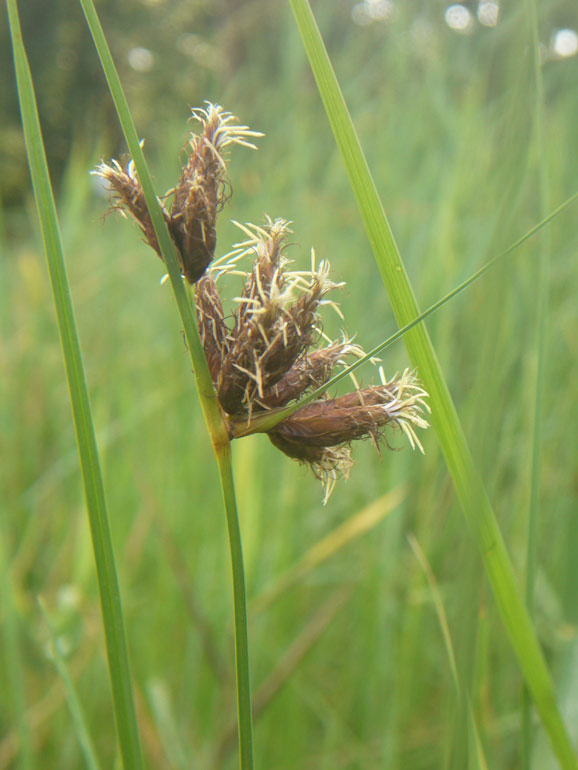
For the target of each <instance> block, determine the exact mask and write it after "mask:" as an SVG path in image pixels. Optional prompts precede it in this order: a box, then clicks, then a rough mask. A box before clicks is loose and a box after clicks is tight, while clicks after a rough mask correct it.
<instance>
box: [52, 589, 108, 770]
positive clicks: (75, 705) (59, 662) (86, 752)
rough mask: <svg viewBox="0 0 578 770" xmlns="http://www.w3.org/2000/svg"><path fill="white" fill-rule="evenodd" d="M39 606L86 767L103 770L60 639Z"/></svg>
mask: <svg viewBox="0 0 578 770" xmlns="http://www.w3.org/2000/svg"><path fill="white" fill-rule="evenodd" d="M38 605H39V607H40V611H41V612H42V615H43V616H44V620H45V621H46V625H47V627H48V631H49V633H50V646H51V652H52V660H53V663H54V667H55V668H56V670H57V672H58V675H59V676H60V678H61V679H62V681H63V682H64V686H65V688H66V696H67V700H66V702H67V705H68V710H69V711H70V716H71V717H72V724H73V726H74V730H75V732H76V736H77V738H78V742H79V743H80V747H81V749H82V754H83V756H84V761H85V763H86V767H87V768H88V770H101V767H100V763H99V761H98V758H97V755H96V750H95V748H94V744H93V741H92V738H91V736H90V730H89V728H88V722H87V719H86V716H85V714H84V711H83V709H82V705H81V703H80V699H79V697H78V693H77V691H76V687H75V686H74V682H73V681H72V677H71V676H70V672H69V671H68V667H67V665H66V663H65V661H64V658H63V657H62V655H61V653H60V649H59V647H58V639H57V638H56V634H55V633H54V628H53V626H52V623H51V622H50V618H49V616H48V612H47V610H46V607H45V606H44V603H43V602H42V600H41V599H38Z"/></svg>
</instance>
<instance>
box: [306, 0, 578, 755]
mask: <svg viewBox="0 0 578 770" xmlns="http://www.w3.org/2000/svg"><path fill="white" fill-rule="evenodd" d="M291 6H292V8H293V13H294V16H295V19H296V22H297V26H298V29H299V32H300V35H301V38H302V41H303V44H304V46H305V50H306V52H307V55H308V57H309V62H310V65H311V68H312V70H313V74H314V76H315V79H316V82H317V87H318V89H319V92H320V95H321V98H322V100H323V103H324V106H325V109H326V112H327V115H328V118H329V122H330V124H331V127H332V130H333V134H334V137H335V140H336V142H337V145H338V147H339V150H340V152H341V155H342V159H343V162H344V164H345V167H346V170H347V173H348V175H349V179H350V183H351V186H352V189H353V191H354V194H355V196H356V199H357V203H358V207H359V210H360V213H361V216H362V219H363V222H364V225H365V228H366V231H367V234H368V237H369V240H370V243H371V246H372V249H373V251H374V255H375V258H376V260H377V264H378V266H379V270H380V272H381V275H382V279H383V282H384V285H385V287H386V289H387V292H388V295H389V298H390V302H391V305H392V307H393V310H394V313H395V316H396V319H397V322H398V324H399V325H400V326H404V325H406V324H408V323H410V322H411V321H412V319H414V318H416V317H417V316H418V315H419V309H418V305H417V302H416V299H415V296H414V293H413V290H412V288H411V285H410V282H409V279H408V276H407V273H406V271H405V268H404V265H403V263H402V260H401V257H400V254H399V251H398V249H397V246H396V244H395V240H394V237H393V234H392V231H391V228H390V226H389V223H388V221H387V218H386V215H385V212H384V210H383V207H382V205H381V202H380V200H379V196H378V193H377V189H376V187H375V184H374V182H373V179H372V177H371V174H370V171H369V167H368V166H367V162H366V160H365V157H364V155H363V151H362V149H361V146H360V144H359V140H358V138H357V135H356V133H355V129H354V127H353V123H352V121H351V118H350V116H349V113H348V110H347V106H346V104H345V100H344V98H343V95H342V93H341V90H340V88H339V84H338V82H337V78H336V76H335V73H334V71H333V68H332V66H331V62H330V60H329V57H328V55H327V51H326V50H325V46H324V44H323V40H322V38H321V34H320V32H319V29H318V28H317V25H316V22H315V19H314V17H313V13H312V11H311V7H310V5H309V3H308V2H307V0H291ZM404 340H405V344H406V347H407V350H408V353H409V355H410V358H411V360H412V362H413V364H414V365H415V366H416V367H417V368H418V369H419V374H420V378H421V380H422V381H423V383H424V387H425V388H426V390H427V391H428V392H429V394H430V404H431V408H432V424H433V427H434V429H435V431H436V435H437V437H438V441H439V443H440V446H441V449H442V451H443V453H444V456H445V459H446V463H447V465H448V469H449V471H450V473H451V475H452V478H453V481H454V486H455V489H456V492H457V495H458V498H459V500H460V503H461V506H462V509H463V512H464V515H465V517H466V520H467V522H468V525H469V528H470V531H471V532H472V535H473V537H474V539H475V541H476V542H477V544H478V547H479V549H480V552H481V554H482V557H483V561H484V566H485V569H486V573H487V575H488V579H489V581H490V584H491V586H492V590H493V593H494V596H495V599H496V602H497V605H498V608H499V611H500V614H501V616H502V619H503V622H504V624H505V626H506V629H507V632H508V635H509V637H510V640H511V643H512V646H513V648H514V651H515V654H516V656H517V658H518V661H519V663H520V666H521V668H522V671H523V673H524V676H525V678H526V681H527V683H528V687H529V689H530V691H531V693H532V696H533V698H534V701H535V703H536V707H537V709H538V712H539V714H540V718H541V720H542V723H543V725H544V727H545V729H546V731H547V732H548V735H549V737H550V740H551V743H552V747H553V749H554V752H555V754H556V756H557V757H558V761H559V762H560V765H561V766H562V767H563V768H566V769H567V770H570V768H572V770H576V768H578V761H577V759H576V755H575V752H574V748H573V747H572V744H571V741H570V738H569V736H568V733H567V731H566V728H565V726H564V723H563V721H562V717H561V714H560V710H559V708H558V704H557V701H556V696H555V693H554V688H553V685H552V681H551V678H550V674H549V671H548V668H547V666H546V662H545V659H544V655H543V653H542V650H541V648H540V646H539V644H538V640H537V638H536V634H535V633H534V629H533V627H532V622H531V619H530V617H529V615H528V612H527V610H526V607H525V604H524V601H523V599H522V596H521V594H520V591H519V589H518V585H517V582H516V576H515V574H514V569H513V567H512V564H511V561H510V558H509V555H508V553H507V550H506V546H505V543H504V540H503V538H502V535H501V532H500V530H499V527H498V523H497V520H496V516H495V514H494V511H493V510H492V506H491V503H490V501H489V498H488V496H487V493H486V490H485V488H484V486H483V483H482V480H481V478H480V477H479V474H478V472H477V469H476V467H475V465H474V462H473V459H472V456H471V454H470V451H469V448H468V445H467V442H466V439H465V436H464V433H463V430H462V427H461V424H460V421H459V418H458V415H457V411H456V409H455V406H454V403H453V401H452V398H451V395H450V392H449V389H448V386H447V384H446V381H445V378H444V376H443V372H442V370H441V367H440V365H439V362H438V360H437V356H436V354H435V351H434V348H433V345H432V343H431V340H430V338H429V335H428V333H427V331H426V329H425V327H424V325H423V324H421V325H419V326H416V327H415V328H413V329H411V330H410V331H409V332H408V333H407V334H406V335H405V337H404Z"/></svg>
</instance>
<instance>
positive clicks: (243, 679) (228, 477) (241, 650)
mask: <svg viewBox="0 0 578 770" xmlns="http://www.w3.org/2000/svg"><path fill="white" fill-rule="evenodd" d="M216 454H217V462H218V464H219V474H220V476H221V486H222V489H223V499H224V501H225V512H226V514H227V528H228V531H229V547H230V550H231V566H232V571H233V602H234V611H235V666H236V676H237V710H238V721H239V756H240V764H241V769H242V770H251V768H252V767H253V716H252V711H251V680H250V672H249V645H248V638H249V635H248V628H247V596H246V591H245V570H244V567H243V548H242V545H241V530H240V528H239V516H238V513H237V501H236V498H235V486H234V481H233V466H232V462H231V445H230V444H226V445H225V446H223V447H222V448H221V449H220V450H219V451H218V452H217V453H216Z"/></svg>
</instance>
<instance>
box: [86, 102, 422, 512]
mask: <svg viewBox="0 0 578 770" xmlns="http://www.w3.org/2000/svg"><path fill="white" fill-rule="evenodd" d="M193 119H194V120H195V121H196V122H197V123H198V126H199V127H200V130H199V131H197V132H192V133H191V135H190V137H189V140H188V142H187V145H186V146H185V150H186V153H187V160H186V163H185V165H184V167H183V169H182V172H181V177H180V179H179V181H178V184H177V185H176V186H175V187H174V188H172V189H171V190H169V191H168V192H167V193H166V195H165V196H163V198H162V199H161V204H162V210H163V216H164V218H165V221H166V223H167V227H168V229H169V232H170V235H171V238H172V240H173V242H174V244H175V246H176V250H177V254H178V258H179V263H180V267H181V273H182V275H183V276H184V278H185V279H186V280H187V281H188V282H189V283H190V284H192V285H194V290H195V292H194V298H195V299H194V301H195V307H196V314H197V321H198V325H199V332H200V336H201V340H202V343H203V348H204V351H205V356H206V358H207V363H208V366H209V370H210V373H211V377H212V380H213V385H214V387H215V391H216V394H217V397H218V401H219V405H220V407H221V410H222V413H223V417H224V419H225V422H226V424H227V426H228V428H229V435H230V437H231V438H236V437H238V436H240V435H243V436H245V435H248V434H250V433H252V432H266V433H267V434H268V436H269V438H270V440H271V441H272V443H273V444H274V445H275V446H276V447H277V448H278V449H280V450H281V451H282V452H284V453H285V454H286V455H288V456H289V457H292V458H294V459H296V460H299V461H300V462H304V463H307V464H309V466H310V467H311V468H312V470H313V472H314V474H315V475H316V476H317V477H318V478H319V479H320V480H321V482H322V483H323V487H324V490H325V500H327V498H328V497H329V495H330V493H331V491H332V489H333V487H334V485H335V482H336V480H337V479H338V478H339V477H340V476H345V477H347V476H348V474H349V471H350V468H351V465H352V460H351V450H350V445H351V442H352V441H354V440H357V439H363V438H370V439H372V440H373V441H374V443H375V445H376V446H378V442H379V440H380V439H381V438H382V437H383V435H384V432H385V430H386V428H388V427H389V428H397V429H398V430H401V431H402V432H403V433H404V434H405V435H406V436H407V439H408V440H409V443H410V445H411V446H412V448H414V449H415V448H416V447H417V448H418V449H420V450H421V451H423V448H422V445H421V443H420V441H419V439H418V437H417V434H416V428H427V427H428V423H427V421H426V419H425V418H424V413H425V412H428V411H429V408H428V405H427V403H426V400H425V399H426V398H427V393H426V392H425V391H424V390H423V388H422V387H421V385H420V383H419V382H418V380H417V379H416V377H415V374H414V373H413V372H411V371H409V370H405V371H404V372H403V374H402V375H401V376H398V375H397V374H396V375H395V376H394V377H392V378H391V379H389V380H387V379H386V378H385V376H384V374H383V370H382V369H380V375H381V383H380V384H379V385H373V386H370V387H366V388H358V387H356V389H355V390H354V391H353V392H351V393H348V394H346V395H342V396H338V397H336V398H331V397H329V396H328V395H327V394H325V395H324V396H322V397H321V398H319V399H317V400H314V401H312V402H309V403H307V404H305V405H303V406H302V407H301V408H299V409H297V410H296V411H294V412H293V413H292V414H291V415H290V416H289V417H286V418H285V419H281V420H280V421H279V422H277V423H276V424H275V425H274V426H273V427H268V428H267V427H265V428H264V427H262V426H263V424H264V423H263V420H262V418H263V417H264V416H270V415H272V414H274V413H276V412H279V410H281V409H282V408H284V407H286V406H288V405H291V404H298V402H299V401H300V400H301V399H303V398H304V397H305V396H306V395H308V394H309V393H311V392H312V391H313V390H315V389H317V388H319V387H321V386H323V385H324V384H325V383H326V382H328V380H329V379H330V378H331V376H332V375H333V374H334V373H335V369H336V367H339V366H345V365H346V364H347V361H348V360H352V359H355V358H361V357H362V356H363V355H364V351H363V350H362V348H361V347H360V346H359V345H357V344H354V343H353V341H352V340H351V339H350V338H348V337H346V336H345V334H342V337H341V339H339V340H334V341H331V340H327V339H324V335H323V334H322V332H321V317H320V311H321V308H322V307H323V306H331V307H332V308H334V309H335V310H337V311H338V308H337V306H336V304H335V303H334V302H333V301H332V300H331V299H329V298H328V295H329V293H330V292H332V291H334V290H335V289H338V288H340V287H342V286H343V285H344V284H342V283H334V282H333V281H332V280H331V279H330V277H329V272H330V271H329V263H328V262H327V261H321V262H320V263H319V264H316V262H315V255H314V253H313V251H312V253H311V267H310V269H309V270H307V271H302V270H300V271H296V270H290V269H289V266H290V264H291V263H290V260H289V259H288V257H287V246H288V243H287V241H288V235H289V234H290V230H289V223H288V222H286V221H285V220H283V219H275V220H271V219H268V220H267V221H266V223H265V224H263V225H262V226H256V225H249V224H247V225H238V227H239V228H240V229H241V231H242V232H243V235H244V239H243V241H242V242H241V243H239V244H237V245H236V246H235V247H234V249H233V251H232V252H230V253H229V254H227V255H226V256H225V257H223V258H221V259H218V260H214V255H215V249H216V242H217V238H216V219H217V214H218V212H219V211H220V210H221V208H222V207H223V205H224V204H225V203H226V202H227V200H228V199H229V198H230V195H231V186H230V183H229V180H228V176H227V172H226V162H227V148H228V147H230V146H231V145H234V144H238V145H244V146H245V147H251V148H254V147H255V146H254V144H253V143H252V141H253V139H254V138H256V137H259V136H262V134H260V133H258V132H255V131H251V130H249V128H247V127H246V126H239V125H238V124H237V122H236V118H235V117H234V116H233V115H231V114H230V113H228V112H225V111H224V110H223V109H222V108H221V107H219V106H216V105H212V104H209V105H208V106H207V107H206V109H195V110H193ZM95 173H96V174H98V175H100V176H101V177H103V178H104V179H105V180H106V182H107V183H108V186H109V188H110V189H111V191H112V193H113V196H114V204H113V205H114V208H117V209H119V210H120V211H121V212H122V213H124V214H128V215H130V216H131V217H132V218H133V219H135V220H136V222H137V224H138V225H139V227H140V229H141V230H142V232H143V234H144V236H145V239H146V241H147V242H148V243H149V244H150V246H151V247H152V248H153V249H154V250H155V251H156V252H157V254H158V255H159V256H160V249H159V245H158V241H157V238H156V235H155V232H154V229H153V226H152V222H151V219H150V216H149V213H148V208H147V206H146V202H145V199H144V194H143V191H142V188H141V185H140V182H139V180H138V176H137V175H136V173H135V170H134V166H133V163H132V161H131V160H130V159H128V158H125V159H122V160H121V161H120V162H119V161H115V160H113V161H111V163H110V164H106V163H103V164H101V165H100V166H99V167H98V168H97V169H96V171H95ZM169 201H170V203H169ZM248 257H250V258H252V260H253V261H252V266H251V267H250V269H248V270H243V267H242V265H243V263H244V261H245V260H246V259H247V258H248ZM239 275H241V276H242V279H243V282H244V285H243V288H242V291H241V294H240V296H238V297H237V298H236V299H235V300H234V301H233V302H234V307H233V308H232V309H231V310H228V311H225V309H224V307H223V302H222V300H221V294H220V292H219V288H218V285H219V283H220V282H222V281H226V280H227V279H228V278H229V279H232V278H233V277H235V276H237V277H238V276H239ZM338 312H339V311H338ZM324 341H325V342H326V343H327V344H324V345H323V346H321V344H322V343H323V342H324ZM252 426H254V428H253V427H252Z"/></svg>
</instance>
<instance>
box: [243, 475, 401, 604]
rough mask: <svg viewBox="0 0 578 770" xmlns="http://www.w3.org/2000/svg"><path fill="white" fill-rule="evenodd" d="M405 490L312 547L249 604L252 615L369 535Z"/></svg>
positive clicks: (367, 509) (382, 499) (386, 497)
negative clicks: (343, 549) (349, 546)
mask: <svg viewBox="0 0 578 770" xmlns="http://www.w3.org/2000/svg"><path fill="white" fill-rule="evenodd" d="M406 494H407V493H406V490H405V488H404V487H403V486H400V487H396V488H395V489H392V490H391V492H388V493H387V494H385V495H383V496H382V497H380V498H378V499H377V500H375V501H374V502H373V503H371V504H370V505H368V506H366V507H365V508H363V509H362V510H361V511H359V512H357V513H355V514H354V515H353V516H351V517H350V518H349V519H347V520H346V521H344V522H343V523H342V524H340V525H339V526H338V527H336V528H335V529H334V530H333V531H332V532H330V533H329V534H328V535H326V536H325V537H324V538H323V539H322V540H320V541H319V542H318V543H315V545H313V546H312V547H311V548H310V549H309V550H308V551H307V552H306V553H305V554H304V555H303V557H302V558H301V559H299V561H298V562H297V564H295V565H293V567H291V568H290V569H289V570H287V572H285V574H284V575H282V576H281V577H280V578H279V579H278V580H277V582H276V583H275V584H274V585H272V586H271V587H270V588H269V589H265V591H263V592H262V593H261V594H259V596H257V597H256V598H255V599H253V600H252V602H251V604H250V606H249V611H250V613H251V615H256V614H257V613H259V612H263V610H265V609H266V608H267V607H269V606H270V605H271V604H273V602H275V601H276V600H277V599H278V598H279V596H281V595H282V594H283V593H284V592H285V591H287V590H288V589H289V588H291V587H292V586H294V585H295V584H296V583H297V582H298V581H299V580H301V579H302V578H303V577H304V576H305V575H307V574H308V573H309V572H311V570H313V569H315V568H316V567H318V566H319V565H320V564H323V562H325V561H327V559H330V558H331V557H332V556H334V555H335V554H336V553H337V552H338V551H340V550H341V549H342V548H344V547H345V546H347V545H349V543H351V542H353V541H354V540H357V538H359V537H361V536H362V535H365V534H366V533H367V532H370V531H371V530H372V529H373V528H374V527H376V526H377V525H378V524H379V523H380V522H381V521H383V519H385V517H386V516H388V515H389V514H390V513H391V512H392V511H394V510H395V509H396V508H397V507H398V506H399V505H401V503H402V502H403V501H404V500H405V497H406Z"/></svg>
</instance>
